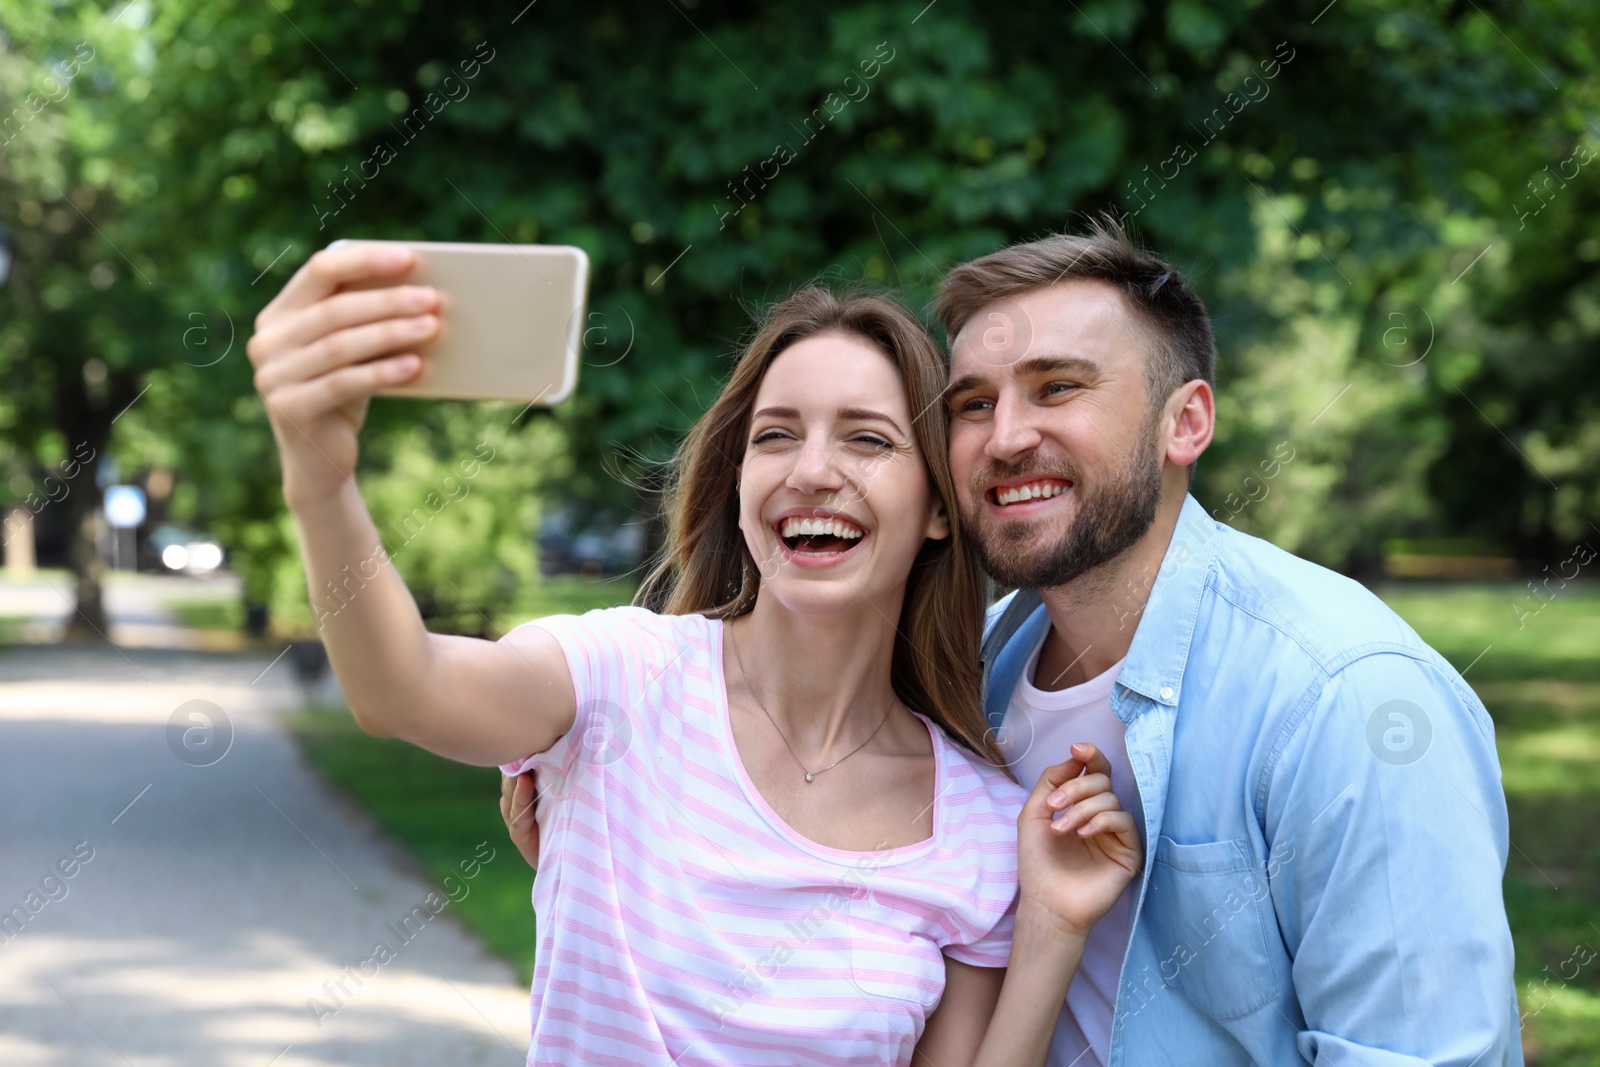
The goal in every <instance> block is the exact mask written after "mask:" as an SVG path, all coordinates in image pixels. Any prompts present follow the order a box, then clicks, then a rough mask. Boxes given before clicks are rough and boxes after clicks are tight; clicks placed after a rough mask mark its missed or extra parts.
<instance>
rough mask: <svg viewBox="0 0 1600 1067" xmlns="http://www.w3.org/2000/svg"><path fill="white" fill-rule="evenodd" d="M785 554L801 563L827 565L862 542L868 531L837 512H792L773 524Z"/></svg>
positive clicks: (809, 565)
mask: <svg viewBox="0 0 1600 1067" xmlns="http://www.w3.org/2000/svg"><path fill="white" fill-rule="evenodd" d="M773 529H774V532H775V533H777V535H778V542H779V544H781V545H782V546H783V553H784V556H785V557H786V558H788V559H789V560H791V561H792V562H794V563H797V564H800V565H801V566H808V567H815V566H828V565H831V564H834V563H837V562H839V561H841V560H843V559H844V558H845V557H846V556H848V555H850V553H852V552H854V551H855V550H856V549H857V548H859V547H860V546H861V543H862V541H864V540H865V539H866V536H867V531H866V530H865V529H864V528H862V527H861V526H860V525H858V524H857V523H856V522H855V521H854V520H852V519H850V518H849V517H848V516H845V515H841V514H839V513H838V512H810V513H806V512H801V513H791V514H789V515H785V516H783V517H782V518H780V519H779V520H778V521H777V522H776V523H774V524H773Z"/></svg>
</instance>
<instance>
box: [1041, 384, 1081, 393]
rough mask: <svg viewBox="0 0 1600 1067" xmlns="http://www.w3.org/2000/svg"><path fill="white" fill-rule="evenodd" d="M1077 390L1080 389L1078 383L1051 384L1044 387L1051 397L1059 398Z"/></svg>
mask: <svg viewBox="0 0 1600 1067" xmlns="http://www.w3.org/2000/svg"><path fill="white" fill-rule="evenodd" d="M1076 388H1078V383H1077V382H1051V383H1050V384H1049V385H1047V386H1045V387H1044V391H1045V393H1046V394H1048V395H1050V396H1059V395H1061V394H1062V393H1066V392H1070V391H1071V390H1073V389H1076Z"/></svg>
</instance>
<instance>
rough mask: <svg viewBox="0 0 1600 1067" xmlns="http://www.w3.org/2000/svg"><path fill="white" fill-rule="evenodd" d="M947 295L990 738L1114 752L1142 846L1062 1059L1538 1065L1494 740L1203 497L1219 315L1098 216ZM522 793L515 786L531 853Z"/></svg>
mask: <svg viewBox="0 0 1600 1067" xmlns="http://www.w3.org/2000/svg"><path fill="white" fill-rule="evenodd" d="M936 306H937V312H938V315H939V317H940V319H941V320H942V322H943V324H944V327H945V329H946V331H947V334H948V335H949V336H950V337H951V338H952V345H951V349H952V351H951V382H950V387H949V390H948V392H947V398H948V401H949V409H950V417H951V435H950V458H951V466H952V469H953V473H954V475H955V479H956V483H957V486H958V488H959V489H960V492H961V494H962V498H963V499H962V513H963V514H962V522H963V525H964V527H965V529H966V530H967V532H968V534H969V536H971V537H973V538H974V540H975V541H976V542H977V544H978V545H979V548H980V551H981V553H982V555H983V558H984V563H985V566H986V568H987V569H988V571H989V573H990V574H991V575H992V576H993V577H994V578H995V579H996V580H997V581H998V582H1000V583H1001V584H1003V585H1007V586H1014V587H1016V588H1018V589H1019V590H1021V591H1020V592H1018V593H1016V594H1013V595H1012V596H1009V597H1007V598H1005V599H1003V600H1002V601H1000V602H999V603H998V604H996V605H995V606H994V607H993V608H992V609H991V610H990V613H989V620H988V623H989V625H988V627H987V637H986V639H985V642H984V650H983V657H984V670H985V683H986V686H985V697H984V700H985V706H986V708H987V710H988V713H989V718H990V722H991V724H992V725H993V726H994V727H995V729H996V731H997V733H998V734H999V738H1000V744H1001V748H1002V750H1003V751H1004V753H1005V754H1006V756H1007V758H1008V759H1009V760H1011V761H1012V764H1013V767H1014V769H1015V770H1016V772H1017V774H1018V777H1019V778H1020V779H1021V780H1022V781H1032V780H1035V779H1036V778H1037V777H1038V775H1039V773H1040V770H1041V769H1042V768H1043V767H1044V766H1046V765H1048V764H1050V763H1052V762H1054V761H1056V760H1058V759H1059V758H1060V753H1061V752H1063V751H1065V749H1066V748H1067V746H1068V745H1069V744H1071V743H1072V742H1074V741H1089V742H1092V743H1094V744H1096V745H1097V746H1099V747H1100V749H1101V750H1102V751H1103V752H1106V753H1107V754H1109V755H1110V757H1111V761H1112V766H1113V770H1112V775H1111V784H1112V787H1113V790H1114V792H1116V794H1117V795H1118V797H1119V799H1120V800H1121V802H1122V806H1123V807H1124V808H1125V809H1126V810H1129V811H1132V812H1134V813H1135V814H1136V817H1137V819H1138V821H1139V825H1140V826H1141V829H1142V831H1143V833H1144V842H1145V851H1146V855H1147V856H1148V857H1149V860H1148V862H1147V863H1146V865H1145V870H1144V872H1143V875H1142V877H1141V878H1140V879H1136V880H1135V882H1134V883H1133V884H1132V885H1130V886H1129V889H1128V891H1127V893H1126V894H1125V895H1124V898H1123V900H1122V901H1121V902H1120V903H1119V904H1118V905H1117V907H1116V908H1114V909H1113V910H1112V912H1111V913H1110V914H1109V915H1107V916H1106V917H1105V918H1104V919H1102V920H1101V922H1100V923H1099V924H1098V925H1097V926H1096V927H1095V928H1094V930H1093V931H1092V933H1091V935H1090V938H1089V945H1088V948H1087V951H1086V953H1085V956H1084V960H1083V964H1082V967H1081V969H1080V971H1079V974H1078V977H1077V979H1076V980H1075V981H1074V983H1073V985H1072V987H1071V989H1070V991H1069V993H1068V995H1067V1000H1066V1003H1065V1005H1064V1006H1063V1010H1062V1014H1061V1019H1060V1022H1059V1025H1058V1027H1057V1031H1056V1037H1055V1041H1054V1043H1053V1045H1052V1048H1051V1055H1050V1063H1051V1064H1052V1065H1053V1067H1069V1065H1077V1067H1090V1065H1092V1064H1099V1065H1102V1067H1144V1065H1147V1064H1164V1063H1195V1064H1207V1065H1220V1064H1250V1063H1257V1064H1270V1065H1278V1064H1286V1063H1296V1062H1310V1063H1316V1064H1373V1065H1378V1064H1382V1065H1385V1067H1390V1065H1392V1067H1400V1065H1405V1064H1412V1065H1417V1067H1422V1065H1424V1064H1440V1065H1442V1064H1449V1065H1454V1067H1489V1065H1491V1064H1494V1065H1505V1064H1521V1063H1522V1053H1521V1045H1520V1041H1519V1036H1518V1015H1517V1006H1516V993H1515V986H1514V984H1513V979H1512V949H1511V935H1510V931H1509V929H1508V927H1507V924H1506V917H1505V909H1504V905H1503V901H1502V897H1501V878H1502V876H1503V874H1504V870H1505V863H1506V854H1507V849H1508V830H1507V819H1506V808H1505V798H1504V794H1503V793H1502V790H1501V787H1500V771H1499V764H1498V762H1497V760H1496V755H1495V748H1494V732H1493V725H1492V723H1491V722H1490V720H1489V716H1488V714H1487V712H1486V711H1485V710H1484V707H1483V705H1482V703H1481V702H1480V701H1479V700H1478V699H1477V697H1476V696H1475V695H1474V694H1473V692H1472V690H1471V689H1470V688H1468V687H1467V685H1466V683H1465V682H1464V681H1463V680H1462V679H1461V677H1460V675H1459V674H1458V673H1457V672H1456V671H1455V670H1454V669H1453V668H1451V666H1450V665H1449V664H1448V663H1446V662H1445V661H1444V659H1443V658H1442V657H1441V656H1439V655H1438V653H1436V652H1435V651H1433V650H1432V649H1431V648H1429V647H1428V646H1427V645H1425V644H1424V643H1423V642H1422V640H1421V639H1420V638H1418V637H1417V635H1416V634H1415V632H1413V631H1412V630H1411V629H1410V627H1408V626H1407V625H1406V624H1405V623H1404V622H1402V621H1401V620H1400V619H1399V618H1398V617H1397V616H1396V615H1395V614H1394V613H1393V612H1392V611H1390V610H1389V609H1388V608H1387V607H1385V606H1384V605H1383V604H1382V602H1380V601H1379V600H1378V599H1377V598H1376V597H1374V596H1373V595H1372V594H1370V593H1369V592H1367V591H1366V590H1365V589H1363V588H1362V587H1361V586H1360V585H1358V584H1356V583H1355V582H1352V581H1350V580H1348V579H1345V578H1342V577H1340V576H1339V575H1336V574H1334V573H1332V572H1330V571H1327V570H1324V569H1322V568H1320V567H1317V566H1314V565H1313V564H1310V563H1307V562H1304V561H1303V560H1300V559H1297V558H1296V557H1294V556H1292V555H1290V554H1288V553H1286V552H1283V551H1281V550H1279V549H1277V548H1274V547H1273V546H1272V545H1270V544H1268V543H1266V542H1264V541H1261V540H1258V539H1256V538H1253V537H1248V536H1245V535H1243V534H1240V533H1237V532H1235V531H1233V530H1231V529H1230V528H1228V527H1227V526H1224V525H1222V524H1220V523H1217V522H1214V521H1213V520H1212V519H1211V518H1210V517H1209V516H1207V515H1206V513H1205V511H1204V509H1203V508H1202V507H1201V506H1200V504H1199V503H1198V502H1197V501H1196V500H1195V499H1194V498H1193V497H1192V496H1190V495H1189V493H1188V487H1189V482H1190V478H1191V473H1192V469H1193V466H1194V463H1195V461H1196V460H1197V459H1198V458H1199V456H1200V454H1201V453H1202V452H1203V451H1204V450H1205V448H1206V447H1207V445H1208V444H1209V443H1210V441H1211V436H1212V431H1213V428H1214V424H1215V409H1214V405H1213V394H1212V378H1213V371H1214V364H1215V346H1214V343H1213V340H1212V334H1211V327H1210V323H1209V319H1208V317H1207V314H1206V310H1205V307H1204V305H1203V303H1202V302H1201V301H1200V299H1199V297H1198V296H1197V295H1195V293H1194V292H1193V290H1192V289H1191V288H1190V287H1189V285H1188V284H1187V282H1186V281H1185V280H1184V279H1183V278H1182V277H1181V276H1180V275H1179V274H1178V272H1177V271H1176V270H1175V269H1173V267H1172V266H1171V265H1170V264H1169V263H1166V262H1165V261H1163V260H1161V259H1159V258H1157V257H1155V256H1153V255H1150V254H1149V253H1147V252H1144V251H1141V250H1139V249H1137V248H1136V247H1134V246H1133V245H1132V244H1131V243H1129V242H1128V240H1127V239H1126V237H1125V236H1124V235H1123V234H1122V233H1121V232H1120V231H1118V230H1116V229H1115V228H1113V227H1109V226H1100V227H1096V228H1095V229H1094V230H1093V232H1092V233H1091V234H1090V235H1088V236H1084V237H1077V236H1065V235H1060V236H1053V237H1048V238H1045V239H1043V240H1040V241H1035V242H1031V243H1027V244H1021V245H1015V246H1012V247H1010V248H1006V249H1003V250H1001V251H999V252H996V253H994V254H992V255H989V256H985V257H983V258H981V259H978V260H975V261H973V262H971V263H967V264H964V265H962V266H960V267H957V268H956V269H955V270H954V271H952V272H951V274H950V276H949V278H948V279H947V280H946V282H945V284H944V286H943V287H942V289H941V291H940V294H939V298H938V301H937V305H936ZM1289 444H1290V447H1291V449H1292V438H1291V441H1290V442H1289ZM1281 447H1282V446H1280V449H1281ZM1292 455H1293V452H1292V450H1291V451H1290V452H1289V456H1288V458H1292ZM1262 458H1263V462H1266V463H1268V464H1271V463H1274V462H1277V463H1281V462H1284V461H1285V456H1284V455H1283V454H1281V452H1277V451H1275V453H1274V454H1272V455H1269V456H1264V457H1262ZM1332 521H1337V519H1336V517H1334V518H1333V519H1332ZM516 790H520V792H515V791H516ZM531 793H532V790H531V788H530V787H529V786H527V785H523V784H520V783H518V784H517V785H512V783H510V782H508V783H507V790H506V795H505V797H504V798H503V799H502V812H503V814H505V815H506V817H507V822H508V824H509V825H510V827H511V830H512V835H513V837H514V838H516V839H518V841H519V845H522V846H524V854H525V855H529V856H530V857H531V856H533V855H536V854H537V845H536V838H531V837H530V835H529V829H530V827H531V826H532V819H531V817H530V816H529V815H528V814H526V813H525V811H524V809H525V808H526V807H527V806H528V804H529V799H528V798H529V797H531ZM529 846H531V851H530V850H529Z"/></svg>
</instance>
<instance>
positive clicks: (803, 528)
mask: <svg viewBox="0 0 1600 1067" xmlns="http://www.w3.org/2000/svg"><path fill="white" fill-rule="evenodd" d="M779 532H780V534H781V535H782V536H783V537H786V538H787V537H805V536H833V537H839V538H843V539H844V540H846V541H854V540H856V539H857V538H859V537H861V535H862V530H861V529H860V528H859V527H856V526H852V525H850V524H849V523H844V522H840V521H839V520H838V519H784V520H783V528H782V529H781V530H780V531H779Z"/></svg>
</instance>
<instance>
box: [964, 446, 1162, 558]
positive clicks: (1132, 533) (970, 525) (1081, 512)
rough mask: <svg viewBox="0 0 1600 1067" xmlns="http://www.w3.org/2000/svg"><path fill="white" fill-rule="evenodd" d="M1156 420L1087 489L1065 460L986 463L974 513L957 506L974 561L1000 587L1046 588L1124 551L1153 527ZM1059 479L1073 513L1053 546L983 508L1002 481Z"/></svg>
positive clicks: (1157, 493) (1026, 525) (1157, 487)
mask: <svg viewBox="0 0 1600 1067" xmlns="http://www.w3.org/2000/svg"><path fill="white" fill-rule="evenodd" d="M1158 426H1159V423H1158V421H1157V419H1155V418H1151V419H1148V420H1147V421H1146V422H1145V425H1144V426H1143V427H1142V428H1141V430H1140V434H1139V439H1138V441H1137V442H1136V444H1135V446H1134V451H1133V454H1132V455H1131V456H1129V457H1128V459H1127V461H1126V462H1125V463H1123V464H1122V465H1121V467H1120V468H1119V469H1117V470H1116V471H1114V472H1112V473H1111V474H1109V475H1107V476H1106V477H1105V478H1104V479H1100V480H1098V481H1097V482H1096V483H1094V484H1092V485H1088V486H1086V485H1085V483H1084V480H1083V478H1082V476H1081V474H1080V472H1079V471H1078V469H1077V468H1076V467H1074V466H1073V465H1072V464H1071V463H1069V462H1067V461H1066V460H1061V461H1060V462H1057V463H1043V464H1039V463H1036V462H1029V463H1024V464H1020V465H1016V466H1010V465H1004V466H1002V465H991V466H990V467H988V468H987V469H985V470H983V471H980V472H979V474H978V476H977V477H976V478H974V480H973V483H972V492H971V495H970V496H969V498H968V499H972V498H976V499H977V500H978V501H979V503H978V506H977V507H976V508H968V507H963V508H962V516H961V518H962V524H963V525H964V526H965V527H966V532H967V536H968V537H970V538H971V539H972V543H973V545H974V547H975V548H976V549H977V553H978V560H979V562H980V563H982V564H983V569H984V570H985V571H987V572H989V576H990V577H991V578H993V579H994V580H995V581H996V582H998V583H1000V584H1001V585H1008V586H1013V587H1015V588H1018V589H1049V588H1054V587H1058V586H1063V585H1067V584H1068V583H1070V582H1072V581H1075V580H1076V579H1078V578H1081V577H1082V576H1083V575H1085V574H1088V573H1089V572H1090V571H1092V570H1094V569H1095V568H1097V567H1099V566H1101V565H1103V564H1105V563H1109V562H1110V561H1111V560H1113V559H1116V558H1117V557H1118V556H1120V555H1122V554H1123V553H1124V552H1126V551H1128V550H1129V549H1130V548H1132V547H1133V546H1134V545H1136V544H1137V543H1138V542H1139V539H1140V538H1141V537H1143V536H1144V535H1145V531H1147V530H1149V529H1150V526H1151V524H1152V523H1153V522H1155V517H1156V507H1157V505H1158V504H1160V502H1161V459H1160V457H1159V456H1157V455H1156V454H1155V453H1156V442H1157V427H1158ZM1030 475H1032V476H1037V477H1053V478H1061V479H1064V480H1066V481H1069V482H1071V483H1072V488H1071V489H1070V490H1069V492H1071V493H1073V494H1075V495H1076V496H1077V502H1076V508H1077V513H1076V514H1075V515H1074V516H1073V518H1072V524H1071V526H1069V527H1068V529H1067V530H1066V535H1065V536H1064V537H1063V538H1062V539H1061V540H1060V541H1059V542H1057V543H1056V544H1053V545H1049V544H1047V545H1044V546H1042V547H1039V548H1036V549H1031V550H1030V549H1029V548H1027V547H1026V545H1027V542H1029V541H1031V540H1033V539H1034V538H1036V537H1038V536H1039V530H1038V526H1039V525H1041V524H1040V523H1037V522H1030V521H1028V520H1006V519H995V518H993V517H992V516H991V515H990V514H989V513H988V509H987V507H986V506H985V487H986V486H987V485H988V484H990V483H991V482H994V481H997V480H1000V479H1010V478H1018V477H1027V476H1030Z"/></svg>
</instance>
